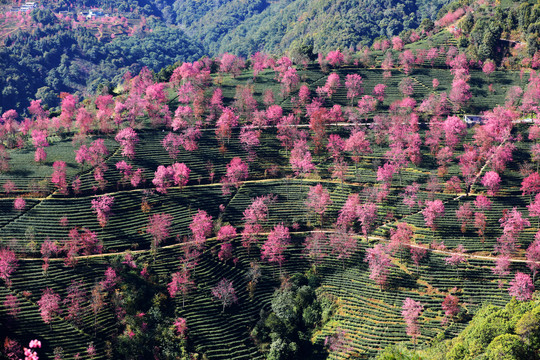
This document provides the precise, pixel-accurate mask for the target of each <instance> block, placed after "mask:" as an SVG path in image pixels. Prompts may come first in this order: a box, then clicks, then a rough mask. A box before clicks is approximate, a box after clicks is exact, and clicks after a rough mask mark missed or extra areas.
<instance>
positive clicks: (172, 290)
mask: <svg viewBox="0 0 540 360" xmlns="http://www.w3.org/2000/svg"><path fill="white" fill-rule="evenodd" d="M194 286H195V282H194V281H193V280H191V279H190V272H189V269H187V268H182V269H181V270H180V271H178V272H175V273H173V274H172V277H171V282H170V283H169V284H168V285H167V290H168V291H169V295H170V296H171V298H174V297H175V296H176V295H177V294H178V293H180V294H182V307H184V306H185V298H186V295H187V294H188V293H189V290H191V289H192V288H193V287H194Z"/></svg>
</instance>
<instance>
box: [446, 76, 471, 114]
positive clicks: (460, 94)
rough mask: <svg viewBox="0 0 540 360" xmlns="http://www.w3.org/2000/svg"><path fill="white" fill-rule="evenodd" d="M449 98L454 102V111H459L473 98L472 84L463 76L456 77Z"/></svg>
mask: <svg viewBox="0 0 540 360" xmlns="http://www.w3.org/2000/svg"><path fill="white" fill-rule="evenodd" d="M448 98H449V99H450V101H452V103H453V109H454V111H459V109H461V108H462V107H463V106H465V105H466V104H467V102H468V101H469V100H470V99H471V98H472V94H471V86H470V85H469V84H468V83H467V81H465V79H463V78H457V79H454V80H453V81H452V90H451V91H450V95H449V97H448Z"/></svg>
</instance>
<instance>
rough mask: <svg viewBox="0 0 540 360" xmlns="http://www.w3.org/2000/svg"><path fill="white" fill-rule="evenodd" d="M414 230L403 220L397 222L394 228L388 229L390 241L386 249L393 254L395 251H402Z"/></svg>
mask: <svg viewBox="0 0 540 360" xmlns="http://www.w3.org/2000/svg"><path fill="white" fill-rule="evenodd" d="M413 236H414V231H413V228H412V227H411V225H409V224H407V223H405V222H398V223H397V224H396V228H395V229H391V230H390V243H389V244H388V250H389V251H390V252H391V253H392V254H395V253H396V252H397V251H402V250H403V249H405V248H406V247H407V246H409V245H410V244H411V240H412V239H413Z"/></svg>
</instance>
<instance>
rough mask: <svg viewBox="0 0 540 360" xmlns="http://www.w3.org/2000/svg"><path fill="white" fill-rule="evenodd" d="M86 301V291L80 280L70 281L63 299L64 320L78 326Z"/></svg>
mask: <svg viewBox="0 0 540 360" xmlns="http://www.w3.org/2000/svg"><path fill="white" fill-rule="evenodd" d="M85 300H86V290H85V289H84V283H83V281H82V280H79V281H74V280H72V282H71V285H70V286H69V287H68V288H67V295H66V298H65V299H64V305H65V306H66V308H67V313H66V317H65V318H66V320H68V321H71V322H73V323H74V324H75V325H77V326H80V325H81V322H82V316H83V313H84V311H85V310H86V309H85V308H84V302H85Z"/></svg>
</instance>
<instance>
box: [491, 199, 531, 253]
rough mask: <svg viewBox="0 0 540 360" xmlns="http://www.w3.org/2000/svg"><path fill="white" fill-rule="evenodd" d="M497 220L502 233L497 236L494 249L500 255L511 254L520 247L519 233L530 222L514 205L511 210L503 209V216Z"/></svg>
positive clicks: (529, 224)
mask: <svg viewBox="0 0 540 360" xmlns="http://www.w3.org/2000/svg"><path fill="white" fill-rule="evenodd" d="M499 222H500V223H501V227H502V228H503V234H502V236H500V237H499V238H497V246H496V251H497V252H498V253H500V254H502V255H511V254H513V253H514V252H515V251H516V250H517V249H518V248H519V247H520V244H519V243H518V237H519V234H520V233H521V232H522V231H523V230H524V229H525V227H528V226H531V223H530V222H529V220H527V219H526V218H524V217H523V214H522V213H521V212H519V211H518V210H517V208H515V207H514V208H513V209H512V210H511V211H508V210H507V209H504V210H503V217H502V218H501V219H499Z"/></svg>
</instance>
